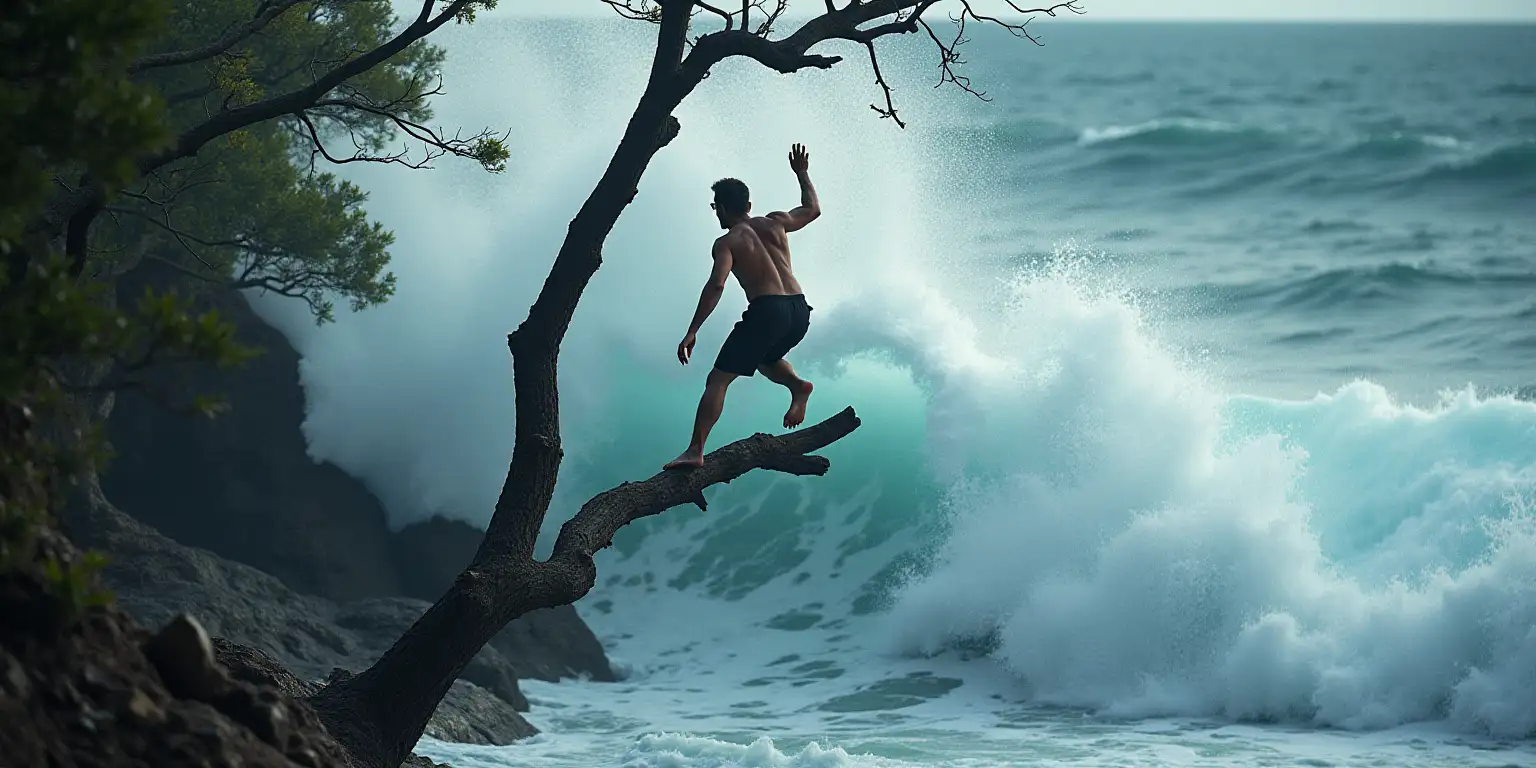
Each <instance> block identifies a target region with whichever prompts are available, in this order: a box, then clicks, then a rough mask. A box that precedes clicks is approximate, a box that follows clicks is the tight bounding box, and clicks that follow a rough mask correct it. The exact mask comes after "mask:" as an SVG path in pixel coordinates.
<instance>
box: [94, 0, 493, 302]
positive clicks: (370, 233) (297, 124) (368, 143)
mask: <svg viewBox="0 0 1536 768" xmlns="http://www.w3.org/2000/svg"><path fill="white" fill-rule="evenodd" d="M281 1H282V0H278V2H281ZM271 4H272V3H268V2H266V1H265V0H263V1H262V2H256V0H175V9H174V13H173V14H172V15H171V18H170V22H169V24H168V25H167V29H166V31H165V33H164V34H162V35H161V36H160V37H159V39H157V40H156V41H155V44H154V48H155V49H156V50H159V51H184V50H196V49H198V48H199V47H201V46H204V45H205V44H206V43H207V42H208V41H210V40H214V39H217V38H219V36H220V35H221V34H223V33H224V31H225V30H229V29H232V28H235V27H237V26H238V25H240V24H241V23H244V22H246V21H248V20H249V19H251V18H252V17H253V16H255V15H257V14H258V13H259V12H260V10H261V8H263V7H267V6H270V5H271ZM477 5H478V6H480V7H490V6H492V5H494V2H493V0H490V1H487V0H480V2H476V3H471V4H469V5H467V6H465V8H464V9H463V10H462V11H461V13H460V14H459V16H458V17H456V18H457V20H460V21H468V20H472V19H473V9H474V8H475V7H476V6H477ZM396 21H397V19H396V17H395V15H394V13H393V10H392V6H391V4H390V2H389V0H302V1H301V2H297V3H294V4H293V7H291V8H288V9H287V10H285V11H284V12H282V13H281V14H279V15H277V16H276V17H275V18H273V19H272V21H271V22H270V23H269V24H268V25H267V26H266V27H265V28H263V29H262V30H261V32H260V34H257V35H253V36H251V37H250V38H249V39H248V40H246V41H243V42H242V44H240V45H236V46H234V47H231V48H230V49H228V50H226V51H223V52H222V53H218V54H215V55H210V56H208V57H205V58H202V59H199V60H197V61H192V62H187V63H184V64H180V65H176V66H165V67H154V68H149V69H146V70H144V71H143V72H142V73H141V75H140V79H141V81H142V82H144V83H145V84H147V85H149V86H150V87H152V88H154V89H155V90H157V91H158V92H160V93H161V94H163V96H164V98H165V100H166V102H167V103H168V105H169V107H170V120H171V123H172V125H173V127H174V128H175V129H176V130H178V131H181V130H186V129H187V128H189V127H191V126H194V125H196V124H197V123H199V122H201V121H203V120H206V119H207V118H208V116H209V115H210V114H217V113H218V112H219V111H220V110H224V109H228V108H234V107H240V106H243V105H246V104H250V103H252V102H256V101H259V100H261V99H264V98H268V97H270V96H272V95H274V94H280V93H285V92H289V91H293V90H296V89H299V88H303V87H305V86H307V85H308V84H309V83H310V82H312V79H313V78H314V76H315V74H316V72H317V71H319V70H324V69H326V68H328V67H332V66H335V65H336V64H338V63H340V62H343V61H347V60H349V59H350V58H352V57H355V56H357V55H358V54H359V53H360V52H363V51H367V50H370V49H372V48H375V47H377V46H379V45H382V44H384V43H385V42H386V41H388V40H389V38H390V36H391V34H392V30H393V29H394V28H395V26H396ZM443 56H444V54H443V51H442V49H441V48H438V47H435V46H431V45H428V44H426V43H425V42H418V43H416V44H414V45H411V46H409V47H407V48H406V49H405V50H404V51H402V52H401V53H400V54H397V55H396V56H394V57H393V58H390V59H388V60H386V61H385V62H384V63H383V64H381V65H379V66H376V67H374V68H372V69H370V70H368V71H366V72H363V73H362V74H360V75H357V76H356V77H353V78H351V79H350V80H348V81H346V82H345V83H343V84H342V85H341V86H340V87H338V88H336V89H335V90H334V91H332V92H331V93H328V94H326V95H325V96H324V98H322V99H321V100H319V102H317V103H316V104H315V105H313V106H312V107H310V108H307V109H304V110H299V111H297V112H295V113H294V114H290V115H287V116H285V117H283V118H281V119H279V120H274V121H266V122H261V123H257V124H255V125H252V126H248V127H246V128H244V129H241V130H239V131H237V132H234V133H231V134H229V135H226V136H223V137H220V138H218V139H215V140H213V141H211V142H209V143H208V144H207V145H205V146H204V147H202V149H201V151H200V152H198V153H197V155H196V156H195V157H191V158H187V159H184V160H180V161H177V162H175V163H172V164H170V165H168V166H167V167H165V168H161V169H158V170H157V171H156V172H155V173H153V174H151V175H150V176H148V177H147V178H145V179H144V180H143V181H142V182H141V183H140V184H139V185H137V186H136V187H135V188H133V189H132V190H130V191H129V195H128V196H127V199H126V200H123V201H122V202H121V203H120V204H118V205H115V206H113V208H112V209H111V210H110V211H109V212H110V213H112V214H113V218H114V221H115V222H116V224H115V226H109V227H102V228H101V230H102V231H101V232H100V234H99V237H98V242H97V243H96V245H97V247H98V250H99V252H100V253H102V254H103V256H102V257H101V258H99V259H98V262H97V270H98V271H99V272H101V273H104V274H112V273H117V272H121V271H123V270H126V269H131V268H132V267H133V266H134V265H135V264H136V263H138V262H139V260H141V259H146V258H148V259H153V260H157V261H161V262H165V263H168V264H170V265H171V266H173V267H175V268H177V269H179V270H180V271H181V272H182V273H183V274H184V275H186V276H187V277H188V278H190V279H191V281H192V284H194V285H199V286H202V287H223V288H234V289H252V288H254V289H262V290H267V291H272V292H275V293H278V294H281V295H285V296H291V297H295V298H300V299H302V300H304V301H305V302H306V303H307V304H308V305H309V307H310V309H311V311H312V312H313V313H314V315H315V318H316V320H317V322H325V321H327V320H330V319H332V316H333V312H334V307H333V304H332V298H331V297H333V296H339V297H342V298H343V299H345V300H346V301H347V302H348V304H349V305H350V307H351V308H352V309H353V310H354V311H356V310H361V309H364V308H367V307H370V306H373V305H376V304H379V303H381V302H383V301H386V300H388V298H389V297H390V296H391V295H392V294H393V292H394V284H395V283H394V276H393V275H392V274H391V273H390V272H389V271H388V264H389V252H388V251H389V247H390V246H391V245H392V244H393V242H394V238H393V235H392V234H391V233H390V232H388V231H387V230H385V229H384V228H383V227H382V226H380V225H379V224H378V223H376V222H374V221H371V220H370V219H369V218H368V216H367V214H366V213H365V211H364V210H363V204H364V203H365V202H366V201H367V195H366V194H365V193H364V192H363V191H362V190H361V189H359V188H358V187H357V186H356V185H354V184H352V183H350V182H348V181H345V180H342V179H339V178H337V177H336V176H335V175H334V174H332V173H326V172H321V171H320V170H318V168H317V165H318V163H319V162H320V161H331V162H342V163H345V162H369V161H373V162H390V163H398V164H403V165H409V166H412V167H420V166H424V165H426V164H427V163H429V162H430V160H431V159H433V158H435V157H437V156H440V155H442V154H449V153H451V154H454V155H457V156H462V157H467V158H470V159H473V160H475V161H476V162H479V163H480V164H481V165H483V166H484V167H486V168H487V169H488V170H492V171H499V170H501V169H502V168H504V167H505V163H506V159H507V155H508V153H507V149H506V147H505V145H504V144H503V143H502V142H501V140H500V139H497V138H495V137H492V136H490V135H489V134H486V133H482V134H480V135H477V136H474V137H470V138H468V139H461V138H459V137H454V138H451V139H449V138H446V137H443V136H442V135H441V134H439V133H438V132H436V131H435V130H433V129H429V128H427V127H426V122H427V121H428V120H430V119H431V117H432V112H431V107H430V104H429V103H428V99H429V97H430V96H432V95H435V94H437V93H439V92H440V90H439V87H438V85H439V81H440V75H439V70H440V68H441V65H442V62H443ZM402 136H404V137H408V138H410V139H412V140H414V141H416V142H418V143H421V144H422V145H423V147H424V149H423V151H424V152H425V155H424V159H417V158H416V157H415V156H414V155H413V153H412V152H410V151H408V150H409V148H404V149H403V148H402V147H401V146H400V143H401V142H400V140H401V138H402ZM337 147H348V149H347V150H345V151H342V150H339V149H337Z"/></svg>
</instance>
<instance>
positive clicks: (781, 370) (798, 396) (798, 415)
mask: <svg viewBox="0 0 1536 768" xmlns="http://www.w3.org/2000/svg"><path fill="white" fill-rule="evenodd" d="M757 370H759V371H761V372H762V374H763V376H764V377H766V378H767V379H768V380H769V381H771V382H773V383H775V384H778V385H779V386H781V387H784V388H785V389H787V390H789V410H788V411H785V412H784V428H785V429H793V428H795V427H798V426H800V424H801V422H803V421H805V404H806V401H808V400H810V399H811V390H813V389H815V387H814V386H812V385H811V383H810V382H809V381H806V380H805V379H802V378H800V377H799V376H798V375H797V374H796V373H795V369H794V367H793V366H791V365H790V364H789V361H788V360H785V359H784V358H782V357H781V358H779V359H778V360H775V361H773V362H771V363H764V364H763V365H760V366H758V368H757Z"/></svg>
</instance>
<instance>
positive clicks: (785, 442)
mask: <svg viewBox="0 0 1536 768" xmlns="http://www.w3.org/2000/svg"><path fill="white" fill-rule="evenodd" d="M859 424H860V422H859V417H858V416H856V415H855V414H854V412H853V409H852V408H844V409H843V410H842V411H841V412H839V413H838V414H837V415H835V416H833V417H831V418H829V419H827V420H825V421H823V422H821V423H819V424H816V425H815V426H812V427H807V428H805V429H803V430H798V431H795V432H790V433H788V434H785V435H779V436H774V435H767V434H763V433H758V434H755V435H753V436H751V437H748V438H744V439H741V440H737V441H736V442H734V443H731V444H730V445H727V446H724V447H722V448H718V449H716V450H715V451H713V452H711V453H710V454H709V455H708V456H705V457H704V466H702V467H699V468H697V469H690V470H682V471H678V470H673V471H663V472H660V473H658V474H656V475H655V476H653V477H651V478H650V479H649V480H645V481H643V482H638V483H624V484H623V485H620V486H618V487H616V488H612V489H610V490H607V491H604V492H603V493H600V494H598V495H596V496H594V497H592V498H591V499H590V500H588V501H587V503H585V504H583V505H582V506H581V510H580V511H579V512H577V513H576V516H575V517H573V518H571V519H570V520H568V521H566V523H565V525H563V526H561V528H560V537H559V538H558V539H556V541H555V548H554V552H553V554H552V555H551V556H550V558H549V561H548V562H551V563H556V564H557V565H558V567H561V568H571V567H576V568H587V567H590V563H591V559H592V555H594V554H596V553H597V552H598V550H601V549H603V548H605V547H607V546H609V545H610V544H612V543H613V535H614V534H615V533H617V532H618V531H619V529H620V528H623V527H624V526H626V525H629V524H630V523H633V522H635V521H636V520H639V519H641V518H644V517H649V516H651V515H656V514H660V513H662V512H665V511H666V510H669V509H671V508H673V507H676V506H679V505H682V504H689V503H692V504H697V505H699V506H700V507H701V508H704V507H705V506H706V505H705V502H704V489H706V488H708V487H710V486H712V485H718V484H720V483H729V482H731V481H732V480H735V479H736V478H738V477H741V476H742V475H745V474H746V473H748V472H751V471H752V470H754V469H770V470H774V471H778V472H784V473H787V474H791V475H824V474H826V473H827V469H828V467H830V466H831V464H830V462H828V461H827V460H826V459H825V458H823V457H821V456H812V455H810V454H811V452H813V451H818V450H821V449H822V448H825V447H827V446H828V445H831V444H832V443H835V442H837V441H838V440H841V439H842V438H844V437H847V436H848V435H849V434H850V433H852V432H853V431H854V430H855V429H858V428H859ZM588 588H590V585H589V587H588ZM585 591H586V590H585V589H584V590H582V592H583V594H585ZM580 597H581V595H577V596H576V597H573V598H571V599H572V600H575V599H579V598H580Z"/></svg>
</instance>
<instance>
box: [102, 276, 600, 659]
mask: <svg viewBox="0 0 1536 768" xmlns="http://www.w3.org/2000/svg"><path fill="white" fill-rule="evenodd" d="M166 284H168V276H167V275H165V274H163V273H160V274H157V273H156V271H155V270H154V268H153V267H152V266H151V265H146V266H144V267H141V268H139V269H137V270H135V273H134V274H132V275H130V276H127V277H125V278H123V279H121V280H120V282H119V286H120V297H121V299H122V300H123V301H132V300H136V298H137V296H139V295H141V294H142V292H143V290H144V289H145V287H147V286H149V287H159V286H163V285H166ZM205 303H207V304H209V305H211V306H213V307H214V308H215V309H217V310H218V312H219V314H220V315H221V316H223V317H225V318H226V319H229V320H231V321H232V322H233V323H234V324H235V326H236V329H237V338H238V339H239V340H240V341H241V342H242V343H244V344H246V345H248V346H254V347H258V348H261V349H262V350H264V353H263V354H262V355H261V356H260V357H258V358H256V359H254V360H252V361H250V362H249V363H247V364H246V365H245V366H244V367H242V368H239V369H235V370H231V371H218V370H215V369H212V368H211V367H205V368H198V369H192V370H180V371H177V372H175V373H174V375H173V374H171V373H170V372H162V373H158V374H156V376H157V378H155V379H154V380H153V381H152V384H153V385H154V388H155V390H156V391H160V392H172V393H179V394H181V395H183V396H185V395H187V394H190V393H217V394H220V395H222V396H224V397H225V398H226V399H227V400H228V402H229V405H230V410H229V411H228V412H227V413H225V414H223V415H221V416H220V417H218V418H216V419H208V418H206V417H203V416H199V415H195V414H190V413H180V412H176V411H172V410H169V409H167V408H166V407H165V405H164V404H163V403H162V402H158V401H156V400H153V399H150V398H148V397H145V396H144V395H142V394H140V393H137V392H133V391H129V392H125V393H122V394H120V395H118V397H117V402H116V404H115V406H114V408H113V410H112V415H111V418H110V419H109V420H108V423H107V437H108V439H109V440H110V441H111V443H112V447H113V449H114V452H115V454H116V456H115V458H114V459H113V460H112V462H111V464H110V465H109V466H108V467H107V471H106V472H104V473H103V474H102V477H101V488H102V490H103V492H104V494H105V496H106V498H108V499H110V500H111V502H112V503H113V504H114V505H115V506H116V507H117V508H118V509H120V510H122V511H123V512H124V513H126V514H128V515H129V516H131V517H133V518H135V519H137V520H139V521H140V522H143V523H146V524H148V525H149V526H151V527H153V528H154V529H155V530H157V531H158V532H159V533H161V534H163V535H165V536H166V537H169V538H170V539H172V540H174V541H175V542H177V543H179V544H182V545H185V546H190V547H197V548H200V549H205V550H208V551H209V552H212V553H213V554H215V555H218V556H220V557H224V558H228V559H230V560H234V561H237V562H239V563H243V564H245V565H249V566H252V567H254V568H256V569H258V570H260V571H263V572H265V573H267V574H270V575H272V576H274V577H276V578H277V579H278V580H279V581H281V582H282V583H283V584H284V585H285V586H287V587H288V588H289V589H292V590H293V591H294V592H297V593H300V594H304V595H314V596H317V597H321V598H324V599H326V600H329V601H333V602H336V603H348V602H353V601H358V600H363V599H368V598H401V597H403V598H414V599H416V600H426V601H432V600H435V599H437V597H438V596H440V595H441V594H442V592H443V590H444V589H445V588H446V587H447V586H448V584H450V583H451V582H452V580H453V578H455V577H456V576H457V575H458V573H459V572H460V571H461V570H463V568H464V567H465V566H467V565H468V564H469V560H470V558H471V557H472V556H473V554H474V552H475V549H476V547H478V545H479V541H480V536H481V533H480V531H478V530H476V529H474V528H472V527H471V526H469V525H467V524H464V523H460V522H456V521H448V520H443V519H441V518H439V519H434V520H432V521H429V522H426V523H420V524H417V525H413V526H410V527H408V528H406V529H404V530H402V531H400V532H398V533H396V532H392V531H390V530H389V528H388V526H387V524H386V517H385V513H384V508H383V505H382V504H381V503H380V502H379V500H378V499H377V498H375V497H374V496H373V494H372V493H371V492H370V491H369V490H368V489H367V488H366V487H365V486H364V485H363V484H362V483H361V482H360V481H358V480H357V479H355V478H353V477H351V476H349V475H347V474H346V473H345V472H343V471H342V470H341V469H339V468H338V467H336V466H334V465H331V464H328V463H322V464H317V463H315V462H314V461H313V460H311V459H310V458H309V456H308V454H307V452H306V446H305V442H304V437H303V434H302V432H301V431H300V424H301V423H302V421H303V419H304V392H303V388H302V386H301V385H300V382H299V355H298V353H297V352H296V351H295V350H294V349H293V347H292V346H291V345H290V344H289V343H288V341H287V339H286V338H284V337H283V335H282V334H281V333H279V332H278V331H277V330H275V329H273V328H272V327H271V326H269V325H267V324H266V323H265V322H263V321H262V320H261V318H260V317H258V316H257V315H256V314H255V313H254V312H253V311H251V309H250V307H249V305H248V304H247V303H246V301H245V299H244V298H243V297H240V296H237V295H231V294H217V295H214V296H211V297H209V298H207V299H206V300H205ZM495 644H496V645H498V646H501V647H502V650H503V652H504V653H507V654H508V656H509V658H508V661H509V662H510V663H511V664H512V666H513V667H514V668H515V669H516V670H517V674H518V675H519V676H521V677H534V678H539V679H548V680H555V679H559V678H561V677H570V676H588V677H592V678H594V679H598V680H612V679H613V677H614V676H613V672H612V670H611V669H610V667H609V664H608V660H607V658H606V656H604V654H603V652H602V648H601V645H600V644H599V643H598V641H597V639H596V637H595V636H593V635H592V632H591V630H590V629H588V628H587V626H586V625H585V624H584V623H583V622H582V621H581V619H580V617H579V616H577V614H576V612H575V610H574V609H573V608H571V607H570V606H565V607H563V608H560V609H554V610H550V611H540V612H538V613H536V614H533V615H530V616H526V617H524V618H522V619H519V620H518V621H516V622H514V623H513V625H511V626H509V627H508V629H507V630H506V631H505V632H503V633H502V636H501V637H498V638H497V641H496V642H495ZM514 656H515V657H516V658H513V657H514Z"/></svg>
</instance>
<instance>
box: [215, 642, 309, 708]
mask: <svg viewBox="0 0 1536 768" xmlns="http://www.w3.org/2000/svg"><path fill="white" fill-rule="evenodd" d="M213 652H214V656H215V658H217V659H218V660H219V664H220V665H222V666H223V667H224V669H225V671H227V672H228V673H229V675H230V677H233V678H234V679H236V680H239V681H242V682H246V683H251V684H252V685H259V686H267V687H271V688H276V689H277V690H280V691H282V692H283V693H285V694H287V695H288V696H290V697H292V698H295V699H303V698H308V697H310V696H313V695H314V694H315V692H316V691H318V690H320V686H318V685H316V684H314V683H311V682H308V681H306V680H300V679H299V678H297V677H294V676H293V673H292V672H289V671H288V668H287V667H284V666H283V665H282V664H280V663H278V661H277V660H276V659H274V658H272V657H271V656H269V655H267V654H266V653H265V652H263V651H261V650H260V649H257V648H251V647H249V646H244V645H239V644H237V643H232V642H230V641H229V640H227V639H225V638H222V637H216V638H214V639H213Z"/></svg>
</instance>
